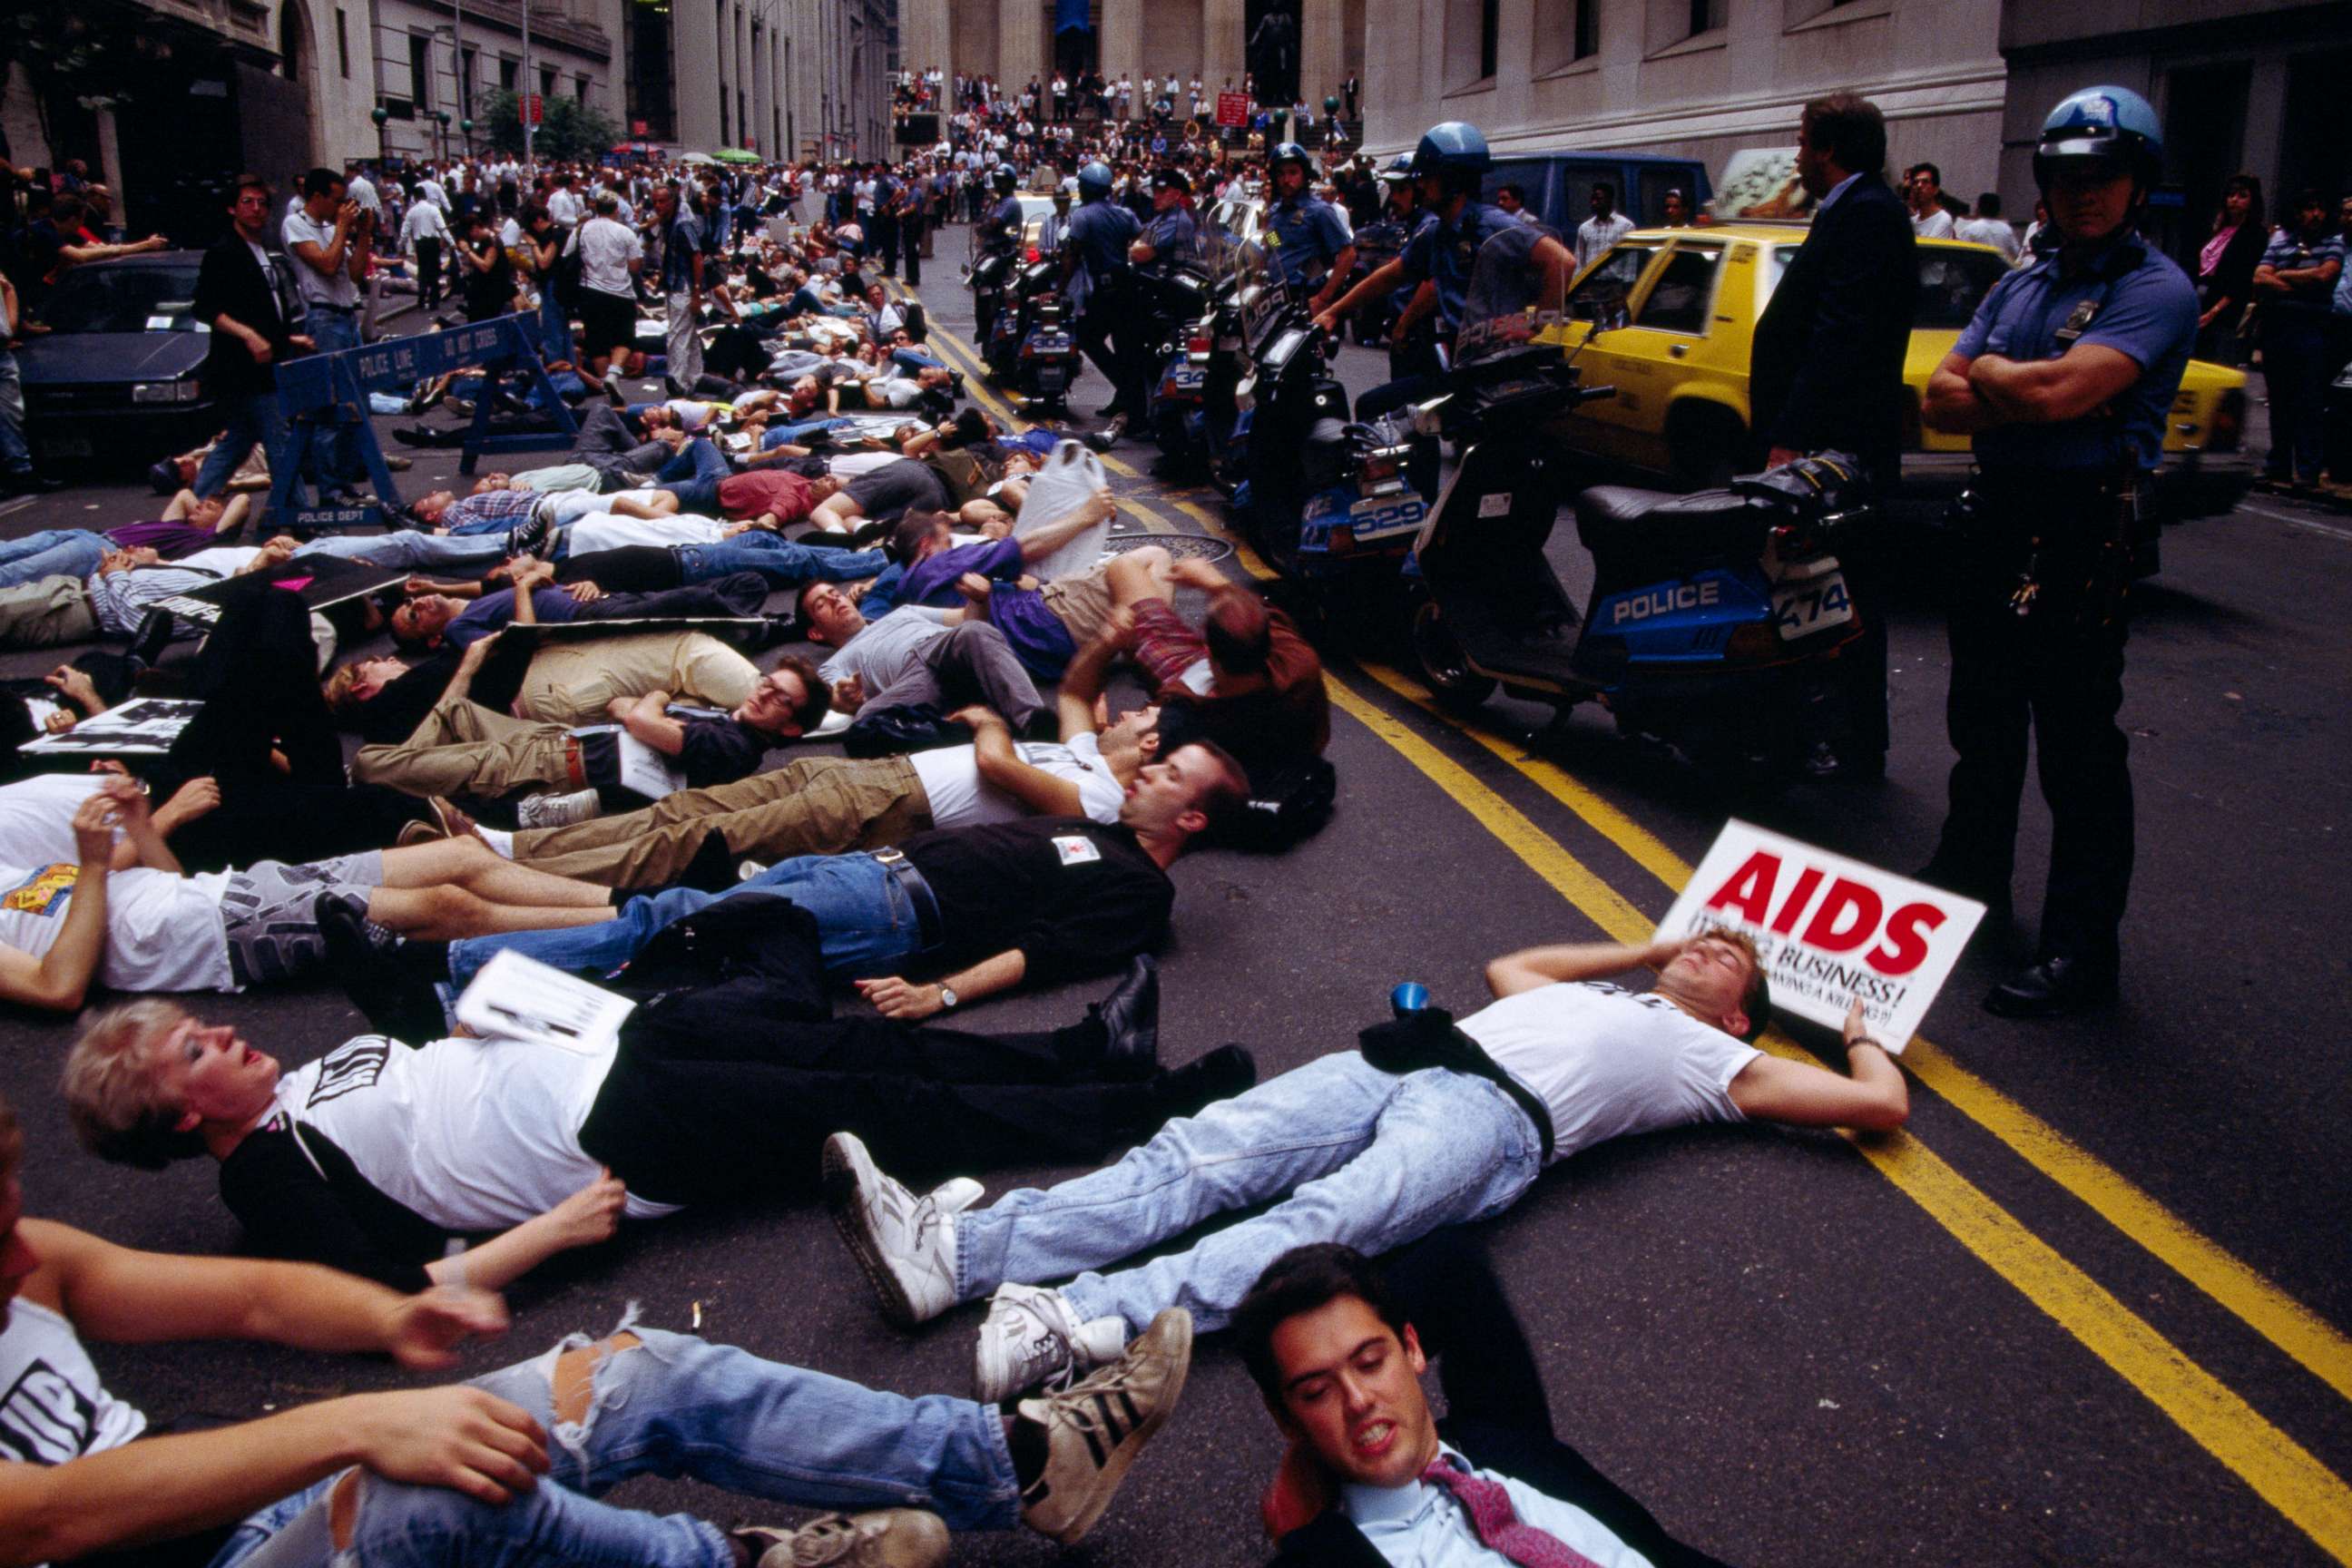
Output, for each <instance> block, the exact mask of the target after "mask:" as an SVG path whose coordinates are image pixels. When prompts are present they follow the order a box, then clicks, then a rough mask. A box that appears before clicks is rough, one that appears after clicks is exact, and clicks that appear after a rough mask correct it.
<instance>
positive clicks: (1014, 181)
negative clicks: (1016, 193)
mask: <svg viewBox="0 0 2352 1568" xmlns="http://www.w3.org/2000/svg"><path fill="white" fill-rule="evenodd" d="M1019 184H1021V181H1020V178H1019V177H1018V176H1017V175H1015V174H1013V171H1012V170H1010V169H1008V168H1006V167H1004V166H1003V164H1001V163H1000V164H998V165H997V169H996V188H997V189H998V190H1000V191H1003V193H1004V194H1005V195H1012V194H1013V190H1014V189H1015V188H1016V187H1017V186H1019Z"/></svg>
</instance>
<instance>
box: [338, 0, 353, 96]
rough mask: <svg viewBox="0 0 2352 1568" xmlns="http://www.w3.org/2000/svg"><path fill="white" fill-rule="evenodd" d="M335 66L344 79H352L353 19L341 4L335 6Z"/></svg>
mask: <svg viewBox="0 0 2352 1568" xmlns="http://www.w3.org/2000/svg"><path fill="white" fill-rule="evenodd" d="M335 66H336V68H337V69H339V70H341V72H342V75H343V79H344V80H345V81H349V80H351V79H352V19H351V17H350V16H349V15H348V14H347V13H345V12H344V10H343V8H342V7H341V6H340V5H338V6H336V7H335Z"/></svg>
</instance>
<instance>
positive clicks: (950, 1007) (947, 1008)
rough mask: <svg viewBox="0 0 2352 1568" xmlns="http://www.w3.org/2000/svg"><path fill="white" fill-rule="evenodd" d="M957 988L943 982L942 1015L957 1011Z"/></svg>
mask: <svg viewBox="0 0 2352 1568" xmlns="http://www.w3.org/2000/svg"><path fill="white" fill-rule="evenodd" d="M955 1005H956V994H955V987H954V986H952V985H950V984H945V983H944V982H942V983H941V984H940V1012H942V1013H950V1012H953V1011H954V1010H955Z"/></svg>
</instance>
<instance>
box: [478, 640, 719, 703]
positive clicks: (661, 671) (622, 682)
mask: <svg viewBox="0 0 2352 1568" xmlns="http://www.w3.org/2000/svg"><path fill="white" fill-rule="evenodd" d="M759 683H760V671H759V668H758V667H757V666H755V665H753V664H752V662H751V660H750V659H748V658H744V657H743V656H742V655H741V654H740V653H738V652H736V651H735V650H734V649H733V648H731V647H728V646H727V645H726V644H725V643H723V642H720V641H719V639H718V638H717V637H711V636H709V635H708V634H707V633H703V632H687V633H684V634H680V633H677V632H646V633H643V634H639V635H635V636H630V637H601V638H590V639H587V640H584V641H581V642H563V643H555V644H552V645H551V646H550V647H544V648H542V649H541V650H540V652H539V653H538V655H537V656H536V657H535V658H532V659H531V661H530V673H528V674H526V675H525V676H524V677H523V681H522V690H521V692H520V695H519V696H518V697H517V699H516V710H517V711H518V712H520V713H521V714H523V715H524V716H525V717H527V718H531V719H544V720H549V721H553V722H555V723H559V724H602V723H604V722H606V721H607V717H608V716H607V714H606V713H605V707H606V705H607V704H609V703H610V702H611V701H612V700H613V699H614V698H615V697H632V698H634V697H643V696H644V695H645V694H646V692H648V691H667V692H668V693H669V694H670V695H671V696H672V697H674V698H677V700H680V701H682V702H695V703H700V704H702V705H704V706H706V707H710V708H724V709H728V710H734V709H737V708H740V707H741V706H742V705H743V703H744V701H745V700H747V699H749V698H750V697H751V689H752V688H753V687H755V686H757V685H758V684H759Z"/></svg>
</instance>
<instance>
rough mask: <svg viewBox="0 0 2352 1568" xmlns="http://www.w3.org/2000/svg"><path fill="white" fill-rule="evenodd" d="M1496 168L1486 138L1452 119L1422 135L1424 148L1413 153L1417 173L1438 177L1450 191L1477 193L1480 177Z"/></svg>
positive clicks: (1462, 122)
mask: <svg viewBox="0 0 2352 1568" xmlns="http://www.w3.org/2000/svg"><path fill="white" fill-rule="evenodd" d="M1494 166H1495V159H1494V155H1493V154H1492V153H1488V152H1487V151H1486V137H1485V136H1483V135H1482V134H1480V133H1479V131H1478V128H1477V127H1476V126H1475V125H1472V124H1470V123H1469V122H1468V121H1461V120H1449V121H1445V122H1444V124H1442V125H1433V126H1431V127H1430V128H1429V129H1428V130H1427V131H1426V132H1423V134H1422V138H1421V145H1419V146H1418V147H1415V148H1414V149H1413V150H1412V172H1413V174H1415V175H1416V176H1419V175H1423V174H1433V175H1435V176H1436V177H1437V182H1438V184H1439V185H1440V186H1441V187H1442V188H1443V189H1444V190H1446V191H1448V192H1466V193H1473V194H1475V192H1476V191H1477V189H1478V180H1479V176H1481V175H1483V174H1486V171H1487V170H1489V169H1491V168H1493V167H1494Z"/></svg>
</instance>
